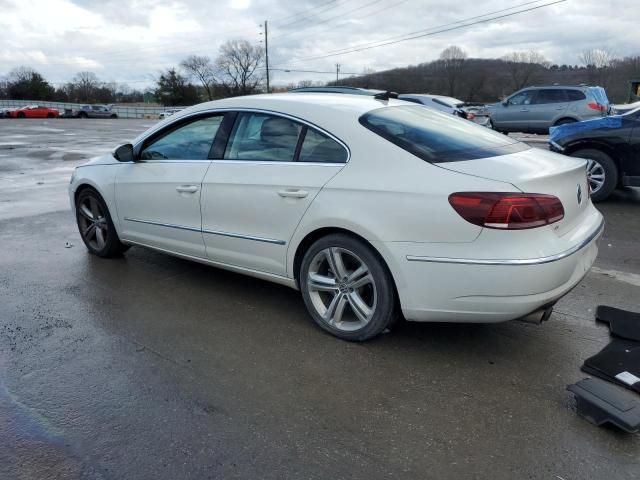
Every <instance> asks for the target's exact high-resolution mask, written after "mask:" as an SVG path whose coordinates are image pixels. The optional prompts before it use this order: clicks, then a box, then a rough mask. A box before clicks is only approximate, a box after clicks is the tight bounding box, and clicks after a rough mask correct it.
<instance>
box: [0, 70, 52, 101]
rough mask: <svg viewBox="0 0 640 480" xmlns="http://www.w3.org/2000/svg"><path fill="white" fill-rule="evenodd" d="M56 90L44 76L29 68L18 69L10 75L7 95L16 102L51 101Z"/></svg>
mask: <svg viewBox="0 0 640 480" xmlns="http://www.w3.org/2000/svg"><path fill="white" fill-rule="evenodd" d="M54 92H55V89H54V88H53V87H52V86H51V85H50V84H49V82H47V81H46V80H45V79H44V77H43V76H42V75H40V74H39V73H38V72H36V71H35V70H33V69H32V68H29V67H18V68H16V69H14V70H12V71H11V73H9V79H8V81H7V94H8V97H9V98H13V99H16V100H51V99H52V98H53V94H54Z"/></svg>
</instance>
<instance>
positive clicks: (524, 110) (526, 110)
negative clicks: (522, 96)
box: [520, 108, 529, 112]
mask: <svg viewBox="0 0 640 480" xmlns="http://www.w3.org/2000/svg"><path fill="white" fill-rule="evenodd" d="M520 111H521V112H528V111H529V109H528V108H523V109H522V110H520Z"/></svg>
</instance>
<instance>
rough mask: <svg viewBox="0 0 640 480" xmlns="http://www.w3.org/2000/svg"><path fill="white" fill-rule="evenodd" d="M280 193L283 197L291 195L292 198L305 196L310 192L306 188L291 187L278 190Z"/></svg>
mask: <svg viewBox="0 0 640 480" xmlns="http://www.w3.org/2000/svg"><path fill="white" fill-rule="evenodd" d="M278 195H280V196H281V197H290V198H304V197H306V196H307V195H309V192H307V191H306V190H299V189H295V190H294V189H291V190H278Z"/></svg>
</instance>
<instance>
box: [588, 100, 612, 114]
mask: <svg viewBox="0 0 640 480" xmlns="http://www.w3.org/2000/svg"><path fill="white" fill-rule="evenodd" d="M587 106H588V107H589V108H590V109H592V110H598V111H599V112H604V111H605V110H606V109H607V107H606V106H604V105H600V104H599V103H597V102H589V103H588V104H587Z"/></svg>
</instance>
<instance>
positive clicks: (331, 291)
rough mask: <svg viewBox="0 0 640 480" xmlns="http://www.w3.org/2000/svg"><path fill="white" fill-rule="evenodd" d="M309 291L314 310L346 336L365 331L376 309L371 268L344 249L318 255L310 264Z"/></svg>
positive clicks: (330, 249) (375, 291)
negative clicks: (348, 333)
mask: <svg viewBox="0 0 640 480" xmlns="http://www.w3.org/2000/svg"><path fill="white" fill-rule="evenodd" d="M307 290H308V292H309V297H310V299H311V303H312V304H313V307H314V308H315V309H316V311H317V313H318V314H319V315H320V317H321V318H322V320H323V321H324V322H325V323H326V324H327V325H329V326H331V327H333V328H335V329H337V330H341V331H344V332H352V331H355V330H359V329H361V328H363V327H365V326H366V325H367V324H368V323H369V322H370V321H371V319H372V317H373V315H374V313H375V311H376V305H377V299H378V296H377V288H376V282H375V280H374V277H373V275H372V273H371V271H370V270H369V267H368V266H367V265H366V264H365V263H364V262H363V261H362V260H361V259H360V258H359V257H358V256H357V255H356V254H355V253H353V252H351V251H349V250H347V249H345V248H341V247H329V248H325V249H324V250H321V251H319V252H318V253H317V254H316V255H315V256H314V257H313V259H312V260H311V263H310V265H309V270H308V275H307Z"/></svg>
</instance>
